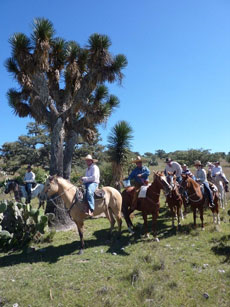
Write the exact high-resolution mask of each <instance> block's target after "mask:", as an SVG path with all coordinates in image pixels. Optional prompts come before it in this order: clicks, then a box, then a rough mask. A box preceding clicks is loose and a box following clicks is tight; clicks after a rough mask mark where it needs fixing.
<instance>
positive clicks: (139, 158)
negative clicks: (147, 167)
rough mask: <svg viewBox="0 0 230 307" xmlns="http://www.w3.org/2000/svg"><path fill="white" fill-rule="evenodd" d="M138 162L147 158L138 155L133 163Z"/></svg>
mask: <svg viewBox="0 0 230 307" xmlns="http://www.w3.org/2000/svg"><path fill="white" fill-rule="evenodd" d="M138 162H146V160H144V159H142V158H141V157H140V156H137V157H136V160H132V161H131V163H138Z"/></svg>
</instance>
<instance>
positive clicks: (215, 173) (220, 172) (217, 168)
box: [211, 161, 229, 192]
mask: <svg viewBox="0 0 230 307" xmlns="http://www.w3.org/2000/svg"><path fill="white" fill-rule="evenodd" d="M218 175H220V177H221V179H222V181H223V184H224V187H225V191H226V192H229V189H228V183H229V181H228V180H227V178H226V176H225V174H224V172H223V170H222V167H221V166H220V162H219V161H216V162H214V167H213V168H212V170H211V176H212V177H215V176H218Z"/></svg>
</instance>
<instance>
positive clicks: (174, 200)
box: [166, 172, 184, 227]
mask: <svg viewBox="0 0 230 307" xmlns="http://www.w3.org/2000/svg"><path fill="white" fill-rule="evenodd" d="M166 179H167V182H168V183H169V184H170V185H171V187H172V190H171V191H170V193H169V194H168V195H167V196H166V203H167V204H168V206H169V209H170V211H171V214H172V227H174V219H175V218H177V224H178V226H180V217H181V218H182V220H183V219H184V216H183V212H182V205H183V199H182V196H181V194H180V192H179V184H178V182H177V181H176V175H175V172H168V174H167V175H166Z"/></svg>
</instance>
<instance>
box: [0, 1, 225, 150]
mask: <svg viewBox="0 0 230 307" xmlns="http://www.w3.org/2000/svg"><path fill="white" fill-rule="evenodd" d="M0 17H1V18H0V28H1V31H0V41H1V49H0V76H1V83H0V107H1V108H0V110H1V115H0V146H1V145H2V144H3V143H5V142H13V141H16V140H17V138H18V136H19V135H22V134H26V124H27V123H28V122H30V121H31V119H30V118H26V119H21V118H18V117H16V116H15V115H13V113H12V110H11V109H10V108H9V106H8V103H7V99H6V92H7V90H8V89H9V88H11V87H17V84H16V83H15V82H14V80H13V79H12V77H11V76H10V75H9V74H8V73H7V72H6V70H5V67H4V62H5V60H6V59H7V58H8V57H9V56H10V46H9V43H8V39H9V37H10V36H11V35H12V34H13V33H15V32H23V33H25V34H27V35H30V33H31V23H32V20H33V18H35V17H45V18H48V19H50V20H51V21H52V22H53V24H54V27H55V29H56V35H57V36H61V37H63V38H65V39H66V40H76V41H77V42H78V43H79V44H80V45H81V46H84V45H85V44H86V43H87V40H88V37H89V36H90V35H91V34H92V33H95V32H97V33H100V34H107V35H108V36H109V37H110V39H111V41H112V46H111V52H112V53H113V54H117V53H123V54H125V55H126V56H127V59H128V66H127V68H126V69H125V70H124V74H125V78H124V81H123V84H122V86H119V85H118V84H114V85H112V86H110V91H111V93H113V94H115V95H117V96H118V97H119V99H120V102H121V103H120V107H119V109H117V110H116V112H115V113H114V114H113V115H112V116H111V117H110V119H109V121H108V123H107V125H106V127H105V128H100V132H101V135H102V139H103V143H104V144H106V142H107V135H108V133H109V131H110V130H111V128H112V127H113V126H114V125H115V124H116V123H117V121H119V120H126V121H128V122H129V123H130V124H131V126H132V127H133V129H134V140H133V148H132V149H133V150H134V151H139V152H140V153H142V154H143V153H145V152H154V151H155V150H157V149H163V150H165V151H166V152H169V151H175V150H187V149H190V148H194V149H200V148H203V149H211V150H212V152H216V151H224V152H226V153H227V152H229V151H230V143H229V133H230V120H229V116H230V18H229V17H230V1H229V0H142V1H140V0H116V1H110V0H97V1H95V0H65V1H63V0H48V1H47V0H20V1H19V0H11V1H9V0H1V1H0Z"/></svg>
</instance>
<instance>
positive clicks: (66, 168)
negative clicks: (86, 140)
mask: <svg viewBox="0 0 230 307" xmlns="http://www.w3.org/2000/svg"><path fill="white" fill-rule="evenodd" d="M77 139H78V136H77V133H76V132H75V131H73V130H71V131H70V132H69V134H68V136H67V137H66V142H65V151H64V162H63V163H64V165H63V177H64V178H65V179H68V180H70V175H71V167H72V159H73V153H74V148H75V145H76V143H77Z"/></svg>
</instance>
